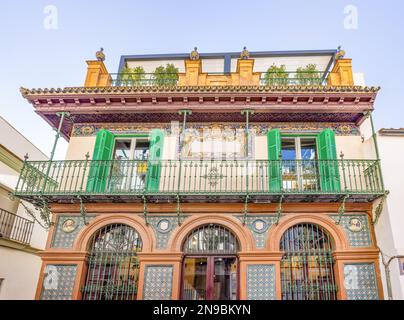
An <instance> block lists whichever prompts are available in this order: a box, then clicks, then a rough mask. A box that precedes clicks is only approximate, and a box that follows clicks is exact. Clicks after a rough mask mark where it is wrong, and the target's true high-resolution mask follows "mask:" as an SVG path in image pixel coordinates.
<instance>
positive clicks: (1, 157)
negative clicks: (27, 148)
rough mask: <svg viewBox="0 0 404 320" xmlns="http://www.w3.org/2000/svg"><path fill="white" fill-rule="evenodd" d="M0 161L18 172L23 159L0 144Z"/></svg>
mask: <svg viewBox="0 0 404 320" xmlns="http://www.w3.org/2000/svg"><path fill="white" fill-rule="evenodd" d="M0 162H3V163H4V164H5V165H6V166H8V167H10V168H11V169H13V170H15V171H17V172H20V170H21V168H22V165H23V161H22V160H21V159H20V158H19V157H17V156H16V155H15V154H14V153H12V152H11V151H10V150H8V149H7V148H6V147H5V146H3V145H2V144H0Z"/></svg>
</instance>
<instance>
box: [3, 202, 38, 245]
mask: <svg viewBox="0 0 404 320" xmlns="http://www.w3.org/2000/svg"><path fill="white" fill-rule="evenodd" d="M33 228H34V222H33V221H31V220H28V219H26V218H23V217H20V216H18V215H16V214H14V213H11V212H9V211H7V210H4V209H0V238H4V239H9V240H13V241H17V242H21V243H23V244H29V243H30V241H31V236H32V230H33Z"/></svg>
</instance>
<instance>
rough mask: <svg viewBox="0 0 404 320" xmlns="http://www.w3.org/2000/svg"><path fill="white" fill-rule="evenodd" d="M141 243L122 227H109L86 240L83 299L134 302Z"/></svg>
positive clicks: (131, 232) (132, 233)
mask: <svg viewBox="0 0 404 320" xmlns="http://www.w3.org/2000/svg"><path fill="white" fill-rule="evenodd" d="M141 250H142V240H141V239H140V236H139V234H138V233H137V231H136V230H135V229H133V228H131V227H129V226H127V225H125V224H110V225H107V226H104V227H103V228H101V229H99V230H98V231H96V232H95V234H94V235H93V237H92V238H91V240H90V245H89V258H88V269H87V277H86V282H85V285H84V288H83V300H135V299H136V296H137V283H138V274H139V262H138V257H137V252H139V251H141Z"/></svg>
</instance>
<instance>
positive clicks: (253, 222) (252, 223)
mask: <svg viewBox="0 0 404 320" xmlns="http://www.w3.org/2000/svg"><path fill="white" fill-rule="evenodd" d="M236 217H237V218H238V219H239V220H240V221H243V219H244V217H243V216H242V215H237V216H236ZM276 219H277V218H276V217H275V216H268V215H248V216H247V218H246V226H247V228H248V229H249V230H250V231H251V233H252V235H253V237H254V240H255V246H256V247H257V249H263V248H265V243H266V240H267V238H268V230H269V229H270V228H271V227H272V225H273V224H274V223H275V222H276Z"/></svg>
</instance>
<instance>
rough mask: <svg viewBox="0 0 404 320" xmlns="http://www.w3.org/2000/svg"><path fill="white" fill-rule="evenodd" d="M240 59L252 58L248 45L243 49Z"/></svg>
mask: <svg viewBox="0 0 404 320" xmlns="http://www.w3.org/2000/svg"><path fill="white" fill-rule="evenodd" d="M240 59H243V60H247V59H250V52H248V50H247V47H244V48H243V51H241V54H240Z"/></svg>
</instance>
